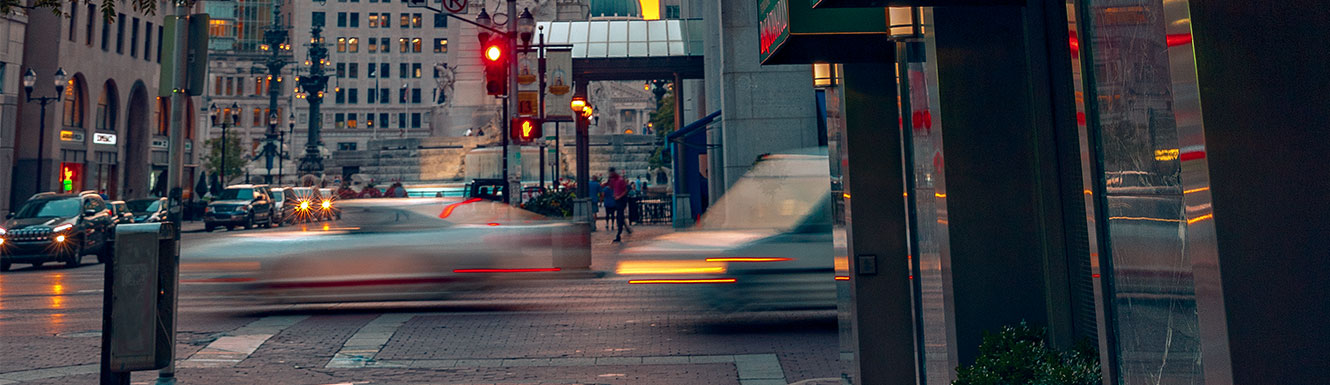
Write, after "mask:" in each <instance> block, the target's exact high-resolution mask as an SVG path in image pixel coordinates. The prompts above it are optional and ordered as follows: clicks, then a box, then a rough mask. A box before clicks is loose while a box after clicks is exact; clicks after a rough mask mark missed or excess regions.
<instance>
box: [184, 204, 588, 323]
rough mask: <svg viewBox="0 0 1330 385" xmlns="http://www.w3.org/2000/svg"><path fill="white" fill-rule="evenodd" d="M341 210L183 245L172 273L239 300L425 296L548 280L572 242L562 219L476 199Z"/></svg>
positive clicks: (570, 227) (311, 300)
mask: <svg viewBox="0 0 1330 385" xmlns="http://www.w3.org/2000/svg"><path fill="white" fill-rule="evenodd" d="M341 210H342V211H343V213H344V216H343V219H342V221H339V222H337V223H336V225H334V224H332V223H324V224H322V225H320V226H317V227H316V226H313V225H300V226H294V227H291V228H288V230H286V231H271V232H263V233H252V234H244V235H241V236H235V237H226V238H215V239H209V240H206V241H201V242H194V243H190V244H186V245H184V249H183V250H182V254H181V255H182V269H183V271H185V272H187V273H189V274H192V275H194V276H200V275H202V276H208V277H212V278H209V279H213V280H215V281H217V282H227V283H232V284H233V285H234V286H231V287H230V289H231V290H234V291H233V292H232V293H231V294H234V295H233V296H232V297H233V298H235V299H238V300H244V301H255V300H259V301H273V302H279V303H326V302H353V301H392V300H433V299H446V298H448V297H449V296H451V295H453V294H456V293H461V292H471V291H475V290H480V289H483V288H485V287H488V286H490V285H494V284H499V283H505V282H511V281H512V280H517V279H529V278H549V275H550V274H554V273H556V272H559V271H560V268H558V267H556V266H557V265H555V261H556V259H557V258H561V257H562V256H564V255H566V254H564V253H569V252H572V251H573V250H576V248H577V247H579V246H578V245H579V244H578V243H577V242H578V239H580V238H578V237H576V236H575V235H577V234H579V233H577V231H578V228H577V227H576V226H574V225H573V224H572V223H571V222H568V221H563V220H549V219H546V218H544V217H542V216H539V215H536V214H534V213H531V212H529V211H525V210H522V209H520V208H516V207H512V206H508V205H504V204H502V203H498V202H491V201H484V200H480V199H465V200H463V199H459V198H423V199H422V198H414V199H357V200H350V201H346V202H344V204H343V205H342V208H341ZM224 267H233V268H231V269H229V270H223V268H224ZM209 268H211V269H217V270H203V269H209ZM212 287H214V288H216V289H213V290H221V289H222V288H223V287H225V286H222V284H219V285H217V286H212Z"/></svg>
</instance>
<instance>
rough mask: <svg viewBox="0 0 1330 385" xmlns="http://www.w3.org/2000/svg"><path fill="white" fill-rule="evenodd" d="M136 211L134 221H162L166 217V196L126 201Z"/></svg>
mask: <svg viewBox="0 0 1330 385" xmlns="http://www.w3.org/2000/svg"><path fill="white" fill-rule="evenodd" d="M125 205H126V206H128V207H129V211H130V212H132V213H134V223H149V222H161V221H162V219H163V218H166V198H142V199H130V200H128V201H125Z"/></svg>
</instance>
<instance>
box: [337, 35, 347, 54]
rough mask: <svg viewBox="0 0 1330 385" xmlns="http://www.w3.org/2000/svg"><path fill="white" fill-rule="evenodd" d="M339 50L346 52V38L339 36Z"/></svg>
mask: <svg viewBox="0 0 1330 385" xmlns="http://www.w3.org/2000/svg"><path fill="white" fill-rule="evenodd" d="M337 52H346V38H344V37H339V38H337Z"/></svg>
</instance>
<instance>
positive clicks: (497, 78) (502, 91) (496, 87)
mask: <svg viewBox="0 0 1330 385" xmlns="http://www.w3.org/2000/svg"><path fill="white" fill-rule="evenodd" d="M504 43H505V41H504V39H502V38H492V39H489V41H487V42H485V44H484V45H482V47H484V51H481V53H480V57H481V60H482V61H484V62H485V93H486V94H487V95H491V96H502V95H507V94H508V63H507V60H508V58H507V56H508V55H506V54H505V53H504V51H505V50H506V47H505V45H504Z"/></svg>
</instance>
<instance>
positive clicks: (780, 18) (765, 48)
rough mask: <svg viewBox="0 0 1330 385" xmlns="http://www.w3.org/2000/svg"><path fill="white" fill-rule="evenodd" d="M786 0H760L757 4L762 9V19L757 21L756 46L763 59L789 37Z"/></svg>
mask: <svg viewBox="0 0 1330 385" xmlns="http://www.w3.org/2000/svg"><path fill="white" fill-rule="evenodd" d="M787 1H788V0H761V1H760V2H759V3H758V5H757V6H758V9H759V10H761V11H762V20H760V21H758V33H759V34H760V35H759V37H758V46H759V49H760V50H761V52H760V53H761V54H762V58H763V59H766V58H767V57H768V56H771V53H772V52H774V51H775V50H776V49H777V48H780V45H781V44H784V43H785V40H786V39H788V38H789V37H790V5H789V4H788V3H787Z"/></svg>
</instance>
